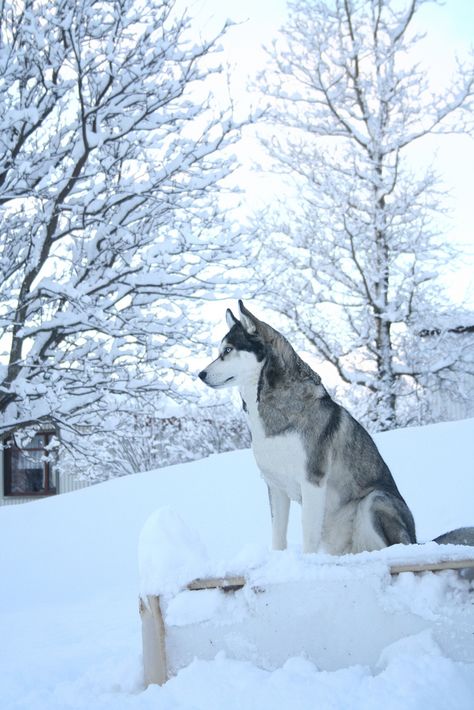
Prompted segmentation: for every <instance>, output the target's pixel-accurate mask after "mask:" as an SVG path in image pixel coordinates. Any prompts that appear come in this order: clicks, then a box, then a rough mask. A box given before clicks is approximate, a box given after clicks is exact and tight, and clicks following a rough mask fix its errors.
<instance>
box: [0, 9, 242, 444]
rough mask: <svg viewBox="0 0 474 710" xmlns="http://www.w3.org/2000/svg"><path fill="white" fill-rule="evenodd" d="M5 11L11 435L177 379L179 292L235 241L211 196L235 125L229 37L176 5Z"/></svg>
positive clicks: (6, 345)
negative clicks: (218, 87) (225, 86)
mask: <svg viewBox="0 0 474 710" xmlns="http://www.w3.org/2000/svg"><path fill="white" fill-rule="evenodd" d="M0 13H1V16H0V205H1V212H0V351H1V357H0V370H1V376H0V434H8V433H10V432H13V431H15V430H16V429H17V428H19V427H22V426H24V425H29V424H35V423H38V422H41V421H46V422H49V424H50V425H57V426H58V427H59V428H63V429H64V427H66V428H68V427H71V426H72V425H74V424H75V423H76V422H78V421H80V422H81V423H82V424H84V422H85V423H86V424H87V423H91V422H92V421H93V420H94V416H95V415H96V412H97V411H98V410H100V404H101V402H102V401H103V397H104V395H105V394H106V393H108V392H112V393H114V394H120V393H125V392H127V393H132V394H133V393H134V392H140V391H141V390H142V389H149V388H150V387H155V388H157V389H163V390H165V389H166V388H167V387H168V385H169V382H168V380H167V379H166V377H165V376H164V374H163V373H164V372H166V371H167V370H168V371H169V370H170V369H172V368H173V367H177V365H176V363H173V361H172V360H170V357H169V353H170V351H171V349H172V347H173V346H174V345H175V344H176V340H177V338H178V337H179V339H180V341H181V342H183V338H185V336H186V328H187V327H188V325H189V323H188V318H187V317H186V316H185V313H184V310H183V309H184V308H185V303H186V301H189V300H190V299H194V298H196V297H198V296H200V295H203V294H204V293H205V289H206V287H209V285H210V286H211V287H213V286H214V284H215V283H216V273H217V270H216V263H215V262H216V260H219V259H221V258H222V257H223V255H224V254H225V253H227V254H228V253H229V252H230V251H231V248H232V239H233V237H235V236H236V235H235V234H234V235H233V231H232V229H231V228H230V227H229V226H228V225H226V229H225V230H224V219H223V217H222V213H219V210H218V200H217V190H218V188H219V186H220V184H221V182H222V180H223V179H224V178H225V177H226V175H227V174H228V173H229V172H230V171H231V170H232V165H233V158H232V155H231V153H230V149H229V146H231V145H232V143H233V142H234V141H235V140H236V139H237V137H238V132H239V126H238V125H237V124H236V123H235V122H234V120H233V117H232V113H231V108H230V102H229V106H227V107H226V106H222V101H221V102H220V103H221V105H218V102H217V101H215V100H213V97H212V86H211V84H210V83H209V82H210V80H211V79H212V78H213V77H214V76H216V75H217V74H218V73H219V72H220V71H221V67H220V64H219V61H218V56H217V54H218V43H219V38H220V35H219V36H217V37H213V38H211V39H210V40H209V41H204V40H202V41H196V38H195V37H193V34H192V33H191V32H190V21H189V19H188V18H187V17H186V16H182V15H180V14H179V13H178V12H177V10H176V8H175V4H174V1H173V0H149V1H147V2H146V3H142V2H139V1H137V0H102V1H101V2H97V1H96V0H85V1H84V2H80V3H78V2H75V0H58V1H57V2H54V3H50V2H45V1H43V0H7V1H6V2H4V3H2V4H1V6H0ZM223 31H225V28H224V30H223ZM224 233H225V238H224V237H223V236H222V235H223V234H224Z"/></svg>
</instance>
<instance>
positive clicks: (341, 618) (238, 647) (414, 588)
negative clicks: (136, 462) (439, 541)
mask: <svg viewBox="0 0 474 710" xmlns="http://www.w3.org/2000/svg"><path fill="white" fill-rule="evenodd" d="M244 559H245V556H243V557H242V559H241V562H242V563H243V562H244ZM220 566H221V567H222V563H220ZM465 568H466V569H467V568H474V552H473V550H472V548H467V547H463V546H456V547H455V546H452V545H443V546H438V545H436V544H435V543H428V544H427V545H413V546H409V547H407V546H396V547H393V548H390V549H387V550H382V551H380V552H373V553H363V554H361V555H348V556H346V557H342V558H334V557H330V556H329V555H302V554H301V553H300V552H298V551H295V550H290V551H288V552H285V553H268V555H267V558H266V559H264V560H262V561H260V563H259V564H255V561H254V564H253V566H251V567H250V568H249V569H247V570H246V571H245V573H244V574H226V575H223V576H221V577H215V576H214V577H212V576H211V577H206V578H202V577H201V570H202V571H204V572H205V573H207V572H208V570H209V560H208V559H206V556H205V551H203V549H202V547H201V545H200V543H199V542H198V541H197V538H195V537H194V536H193V535H192V534H191V533H190V532H189V531H188V530H186V529H185V527H183V524H182V521H179V520H178V519H177V518H176V517H173V514H172V513H171V512H170V511H165V512H163V511H160V512H159V514H158V515H157V516H155V517H154V518H152V519H151V520H150V521H149V523H147V526H145V528H144V532H143V533H142V538H141V543H140V569H141V579H142V590H141V600H140V613H141V618H142V631H143V661H144V675H145V683H146V685H148V684H150V683H159V684H162V683H164V682H166V680H167V679H168V678H169V677H170V676H172V675H174V674H176V673H177V672H178V671H179V669H180V668H183V667H185V666H187V665H188V664H189V663H190V662H191V661H192V660H193V659H194V658H196V657H197V658H201V659H214V658H215V656H216V655H217V654H218V653H220V652H223V653H225V654H226V656H228V657H231V658H235V659H239V660H249V661H251V662H253V663H254V664H256V665H258V666H260V667H263V668H267V669H275V668H278V667H280V666H281V665H283V664H284V663H285V661H286V660H287V659H288V658H289V657H292V656H298V655H304V656H306V657H307V658H309V659H311V660H312V661H313V662H314V663H315V664H316V665H317V666H318V667H319V668H320V669H322V670H329V671H330V670H335V669H338V668H342V667H346V666H350V665H355V664H362V665H368V666H371V667H376V665H377V663H378V661H379V659H380V658H381V656H383V654H384V653H385V652H386V651H385V649H387V647H389V646H390V645H391V644H393V643H395V642H398V641H401V640H402V639H403V638H405V637H407V636H410V635H413V634H418V633H422V632H425V633H430V634H431V635H432V636H433V638H434V640H435V641H436V643H437V644H438V645H439V646H440V648H441V650H442V651H443V653H444V654H445V655H447V656H449V657H451V658H453V659H454V660H462V661H471V662H474V590H473V589H472V584H471V583H470V582H469V581H467V580H464V579H463V578H462V577H461V576H460V575H459V574H458V573H457V572H455V571H451V572H450V571H449V570H459V569H465ZM442 570H448V571H445V572H444V573H442V574H439V575H438V574H434V573H433V572H434V571H442ZM194 577H198V579H194V581H191V582H189V579H193V578H194ZM186 578H187V579H186Z"/></svg>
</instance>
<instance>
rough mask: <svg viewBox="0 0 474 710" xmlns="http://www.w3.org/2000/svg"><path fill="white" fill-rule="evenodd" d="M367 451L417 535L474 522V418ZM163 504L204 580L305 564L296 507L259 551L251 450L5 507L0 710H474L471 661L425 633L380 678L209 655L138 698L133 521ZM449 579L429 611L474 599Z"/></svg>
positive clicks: (407, 587)
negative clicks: (285, 538) (278, 539)
mask: <svg viewBox="0 0 474 710" xmlns="http://www.w3.org/2000/svg"><path fill="white" fill-rule="evenodd" d="M377 443H378V444H379V447H380V449H381V451H382V453H383V455H384V457H385V458H386V460H387V462H388V463H389V465H390V466H391V468H392V471H393V473H394V475H395V477H396V480H397V482H398V484H399V487H400V489H401V492H402V494H403V495H404V496H405V498H406V500H407V502H408V503H409V505H410V506H411V508H412V510H413V513H414V515H415V519H416V521H417V528H418V537H419V539H420V540H429V539H431V538H432V537H434V536H436V535H438V534H440V533H442V532H445V531H446V530H448V529H451V528H454V527H459V526H463V525H471V524H474V504H473V501H474V420H468V421H464V422H456V423H449V424H442V425H440V424H438V425H432V426H428V427H423V428H417V429H406V430H399V431H394V432H389V433H385V434H383V435H380V436H379V437H377ZM160 508H165V509H167V510H168V511H169V510H171V511H174V512H175V513H176V514H177V515H179V516H180V518H181V519H182V520H183V521H185V523H186V525H188V526H189V527H190V528H191V529H193V530H195V531H197V533H198V535H199V539H200V541H198V540H197V539H195V538H194V537H192V536H191V538H190V540H189V549H194V550H195V552H196V554H195V555H194V554H192V555H191V556H190V559H188V560H185V563H186V565H188V567H189V570H190V572H191V571H192V572H195V571H196V572H198V573H199V572H200V565H201V564H204V562H203V561H204V560H207V562H206V564H208V562H209V560H210V561H211V563H210V564H211V566H212V565H214V567H215V568H216V569H218V568H222V569H223V568H224V567H225V566H226V564H227V563H226V561H228V564H227V566H228V568H229V569H230V568H232V569H237V568H238V567H239V565H240V566H241V567H242V566H243V567H245V566H246V565H247V564H248V565H253V566H254V568H255V567H256V568H257V569H258V565H260V564H262V563H264V565H267V568H269V567H270V568H271V567H272V565H273V569H275V564H276V562H277V563H278V564H276V568H278V566H280V568H281V566H283V569H285V570H288V569H291V567H292V564H293V562H294V560H295V559H299V558H300V557H301V555H300V554H299V546H300V530H299V520H298V515H297V513H298V510H297V509H296V510H295V515H293V516H292V519H291V521H290V543H291V544H290V548H291V549H290V551H289V552H288V553H276V554H277V555H279V557H278V559H276V558H274V557H273V556H272V555H269V554H268V553H267V551H266V546H267V543H268V540H269V537H270V531H269V519H268V518H269V515H268V511H267V494H266V489H265V485H264V484H263V482H262V481H261V479H260V477H259V475H258V473H257V471H256V468H255V464H254V462H253V458H252V455H251V453H250V452H248V451H239V452H235V453H231V454H222V455H219V456H213V457H211V458H209V459H205V460H202V461H197V462H193V463H189V464H185V465H180V466H174V467H171V468H168V469H161V470H158V471H155V472H150V473H144V474H139V475H135V476H130V477H125V478H120V479H115V480H112V481H110V482H108V483H103V484H100V485H97V486H94V487H91V488H87V489H84V490H81V491H77V492H75V493H71V494H67V495H63V496H60V497H58V498H53V499H48V500H44V501H41V502H36V503H32V504H25V505H22V506H6V507H3V508H1V509H0V540H1V543H0V550H1V552H0V557H1V560H0V575H1V584H0V698H1V699H0V706H1V707H2V710H13V709H15V710H20V709H21V710H69V709H74V710H76V709H77V710H102V709H104V710H121V709H122V708H124V709H125V708H126V709H127V710H145V709H148V708H150V709H151V708H153V709H154V710H191V709H192V710H201V709H202V710H204V709H205V710H210V709H215V710H223V708H226V710H228V709H232V708H236V709H237V708H238V710H242V709H243V708H245V709H246V710H247V709H251V708H255V709H257V708H258V710H267V708H268V709H269V708H272V710H275V709H282V708H288V709H290V708H291V709H292V710H293V709H295V710H297V709H305V708H308V710H309V709H310V708H311V710H313V709H314V708H318V710H325V709H326V708H328V709H329V708H331V709H335V710H347V708H351V709H352V708H354V709H356V708H361V709H363V710H372V708H374V709H375V708H377V710H379V708H381V707H383V708H384V710H390V708H397V709H400V710H401V709H402V708H403V710H407V709H410V708H417V709H418V708H420V709H421V708H423V709H424V708H426V707H429V708H430V709H431V710H433V709H439V710H447V709H448V708H453V710H464V709H465V710H471V709H472V708H473V707H474V665H473V664H471V663H465V662H461V661H454V660H453V659H452V658H450V657H447V656H446V655H444V654H443V652H442V651H441V650H440V649H439V647H438V646H437V644H436V642H435V641H434V640H433V638H432V636H431V635H430V633H429V632H425V631H423V632H421V633H418V634H415V635H413V636H411V637H409V638H406V639H404V640H402V641H399V642H396V643H395V644H392V645H391V646H389V647H387V648H385V649H384V650H383V651H382V653H381V655H380V659H379V660H378V662H377V663H376V664H375V667H370V666H368V665H363V664H355V665H350V666H347V667H345V668H341V669H338V670H333V671H323V670H320V669H318V668H317V667H316V666H315V665H314V664H313V663H312V662H310V661H309V660H307V659H306V658H304V657H302V656H298V655H293V656H292V657H291V658H289V659H288V660H286V661H285V662H284V663H282V665H281V666H280V667H278V668H276V669H274V670H268V669H267V670H265V669H263V668H261V667H260V666H259V664H258V663H257V662H248V661H241V660H233V659H231V658H228V657H225V656H224V655H222V654H219V655H218V656H217V657H216V658H215V659H212V660H194V661H192V662H191V663H190V664H189V665H188V666H187V667H185V668H184V669H182V670H181V671H179V673H178V674H177V676H176V677H174V678H172V679H171V680H170V681H168V683H167V684H166V685H165V686H163V687H158V686H150V687H149V688H148V689H147V690H144V689H143V685H142V660H141V628H140V620H139V615H138V599H137V598H138V592H139V588H140V580H139V574H138V559H137V558H138V555H137V547H138V541H139V538H140V531H141V530H142V528H143V526H144V523H145V522H146V521H147V519H149V516H150V515H151V514H152V513H153V512H154V511H156V510H157V509H160ZM165 518H166V515H165ZM168 519H169V521H171V523H172V522H173V520H174V519H175V518H173V514H170V515H169V516H168ZM152 520H153V518H152ZM152 527H153V526H152ZM171 528H172V525H171ZM161 529H162V530H166V526H162V528H161ZM145 531H146V528H145ZM171 533H172V530H171V532H170V534H171ZM145 535H146V532H145ZM163 544H164V545H165V544H166V540H164V541H163ZM144 548H145V550H146V549H147V546H146V545H145V546H144ZM142 549H143V537H142ZM177 552H179V551H177ZM375 554H380V553H375ZM285 555H287V557H285ZM165 558H166V555H160V556H159V559H160V560H161V561H163V559H165ZM171 559H172V550H171ZM275 560H276V562H275ZM285 560H287V563H286V562H285ZM314 563H316V564H317V556H316V558H313V564H314ZM194 564H195V565H196V568H195V570H193V569H191V568H192V567H193V565H194ZM168 565H169V558H168ZM254 574H255V572H254ZM451 574H453V573H442V576H441V577H439V576H438V577H436V578H435V576H434V575H430V576H425V577H424V580H425V581H424V582H423V581H422V584H423V585H424V587H423V590H422V591H423V595H424V596H423V597H422V602H423V603H424V604H425V606H426V607H428V608H429V607H430V605H431V606H433V608H434V607H435V606H436V605H439V604H440V603H441V602H440V596H442V595H443V594H451V599H447V600H444V602H446V603H456V600H455V593H462V594H463V595H464V601H465V600H466V595H469V594H470V595H471V596H472V598H473V602H472V603H474V591H471V592H469V588H468V587H467V586H466V585H467V583H465V582H464V583H463V585H464V586H463V587H462V589H461V588H460V587H459V585H458V583H457V582H455V581H453V579H454V578H453V577H450V576H449V575H451ZM443 575H444V576H443ZM440 579H441V581H439V580H440ZM403 580H405V581H402V578H401V577H400V578H398V581H394V583H393V585H394V586H393V590H395V593H396V595H398V597H400V595H401V594H402V595H403V594H406V595H416V590H417V588H419V587H420V584H419V582H418V581H416V580H415V578H414V577H413V576H412V575H403ZM436 580H438V581H436ZM141 584H142V585H143V584H144V580H143V578H142V582H141ZM145 584H146V575H145ZM393 590H392V592H393ZM444 602H443V603H444ZM180 613H181V614H183V609H181V611H180ZM472 643H473V644H474V636H473V638H472Z"/></svg>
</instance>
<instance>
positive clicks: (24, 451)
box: [3, 432, 56, 496]
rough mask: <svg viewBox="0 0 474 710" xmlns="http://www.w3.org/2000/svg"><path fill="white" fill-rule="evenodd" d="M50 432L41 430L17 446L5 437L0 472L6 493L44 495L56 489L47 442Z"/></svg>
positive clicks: (51, 493) (7, 494) (13, 494)
mask: <svg viewBox="0 0 474 710" xmlns="http://www.w3.org/2000/svg"><path fill="white" fill-rule="evenodd" d="M52 437H53V434H51V433H44V432H41V433H39V434H36V436H34V437H33V439H31V441H30V442H29V444H27V445H26V446H22V448H21V449H20V448H19V447H18V446H17V445H16V443H15V441H9V442H7V444H6V448H5V450H4V459H3V472H4V473H3V475H4V493H5V495H6V496H48V495H53V494H54V493H56V476H55V472H54V468H53V465H52V463H51V461H50V460H49V459H48V451H47V448H46V447H47V446H48V444H49V443H50V441H51V439H52Z"/></svg>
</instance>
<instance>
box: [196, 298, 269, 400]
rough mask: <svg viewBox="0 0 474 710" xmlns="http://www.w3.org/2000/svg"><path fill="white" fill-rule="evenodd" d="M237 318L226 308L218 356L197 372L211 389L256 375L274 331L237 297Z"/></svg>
mask: <svg viewBox="0 0 474 710" xmlns="http://www.w3.org/2000/svg"><path fill="white" fill-rule="evenodd" d="M239 311H240V320H238V319H237V318H236V317H235V316H234V314H233V313H232V311H231V310H230V309H227V312H226V321H227V325H228V327H229V332H228V333H227V335H226V336H225V337H224V338H223V339H222V341H221V344H220V346H219V357H217V358H216V359H215V360H213V361H212V362H211V363H209V365H208V366H207V367H206V368H205V369H204V370H203V371H202V372H200V373H199V377H200V378H201V380H202V381H203V382H205V383H206V385H209V387H213V388H214V389H221V388H224V387H234V386H236V385H239V384H244V383H245V382H248V381H249V380H251V379H254V378H257V377H258V375H259V373H260V370H261V369H262V366H263V362H264V360H265V357H266V355H267V352H268V347H269V345H270V343H271V342H272V340H273V339H274V337H275V336H276V335H277V333H276V331H274V330H273V328H271V327H270V326H269V325H267V323H264V322H263V321H261V320H259V319H258V318H256V317H255V316H254V315H253V314H252V313H250V311H249V310H248V309H247V308H245V306H244V304H243V302H242V301H239Z"/></svg>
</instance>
